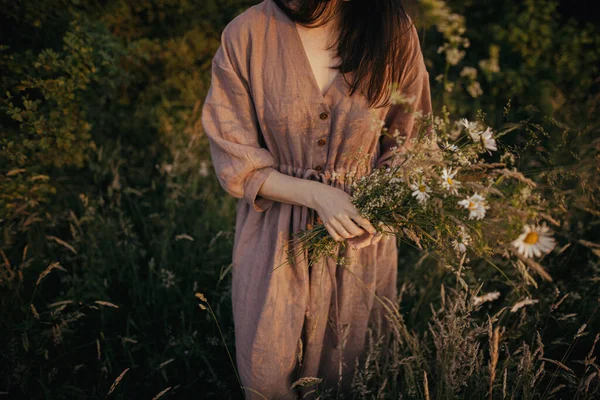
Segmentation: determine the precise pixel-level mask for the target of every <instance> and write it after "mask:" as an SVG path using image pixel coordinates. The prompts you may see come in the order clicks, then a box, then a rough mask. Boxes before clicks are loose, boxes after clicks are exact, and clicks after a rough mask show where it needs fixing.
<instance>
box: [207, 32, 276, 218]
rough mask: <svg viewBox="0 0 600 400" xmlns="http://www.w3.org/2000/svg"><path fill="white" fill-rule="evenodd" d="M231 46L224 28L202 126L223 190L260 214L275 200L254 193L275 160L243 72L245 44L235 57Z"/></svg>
mask: <svg viewBox="0 0 600 400" xmlns="http://www.w3.org/2000/svg"><path fill="white" fill-rule="evenodd" d="M232 48H233V44H232V42H231V40H230V38H229V37H228V29H227V28H225V30H224V31H223V34H222V35H221V45H220V47H219V48H218V49H217V52H216V53H215V56H214V58H213V60H212V76H211V85H210V88H209V90H208V94H207V96H206V99H205V101H204V105H203V106H202V116H201V119H202V127H203V128H204V133H205V134H206V136H207V138H208V142H209V147H210V154H211V158H212V162H213V166H214V168H215V172H216V175H217V178H218V180H219V183H220V184H221V186H222V187H223V189H225V191H227V192H228V193H229V194H231V195H232V196H234V197H236V198H239V199H242V198H243V199H244V200H245V201H246V202H248V204H250V205H251V206H252V207H253V209H254V210H255V211H258V212H263V211H266V210H267V209H269V208H270V207H271V206H272V205H273V202H274V201H273V200H270V199H267V198H265V197H262V196H260V195H258V191H259V188H260V186H261V185H262V183H263V182H264V181H265V180H266V179H267V177H268V176H269V174H271V173H272V172H275V171H276V169H275V167H276V162H275V159H274V157H273V155H272V154H271V152H270V151H269V150H268V149H267V148H265V147H262V146H261V144H260V140H259V135H261V134H262V133H261V131H260V128H259V125H258V122H257V116H256V111H255V109H254V102H253V100H252V97H251V94H250V87H249V82H248V78H247V74H246V73H245V72H244V59H246V61H247V59H248V57H246V56H245V55H244V54H243V51H245V49H246V47H244V46H240V47H239V48H240V49H242V50H241V51H237V52H236V54H235V55H234V54H232V53H233V50H232ZM240 53H242V54H240ZM235 60H240V62H237V61H235Z"/></svg>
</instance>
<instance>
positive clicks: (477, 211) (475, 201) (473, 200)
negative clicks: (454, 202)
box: [458, 193, 489, 219]
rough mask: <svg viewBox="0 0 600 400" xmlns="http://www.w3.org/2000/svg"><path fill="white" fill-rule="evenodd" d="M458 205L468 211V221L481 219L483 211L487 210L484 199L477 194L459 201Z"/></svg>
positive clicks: (483, 214) (483, 215)
mask: <svg viewBox="0 0 600 400" xmlns="http://www.w3.org/2000/svg"><path fill="white" fill-rule="evenodd" d="M458 204H459V205H461V206H463V207H464V208H466V209H468V210H469V219H483V217H485V211H486V210H487V209H488V208H489V207H488V205H487V204H486V201H485V198H484V197H483V196H481V195H480V194H478V193H475V194H474V195H473V196H469V197H467V198H466V199H465V200H461V201H459V202H458Z"/></svg>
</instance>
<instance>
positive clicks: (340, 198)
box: [310, 184, 380, 249]
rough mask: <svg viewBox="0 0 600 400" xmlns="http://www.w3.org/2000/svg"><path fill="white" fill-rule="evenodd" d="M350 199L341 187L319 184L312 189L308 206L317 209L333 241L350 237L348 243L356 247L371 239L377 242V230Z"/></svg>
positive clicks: (367, 242) (362, 245) (365, 243)
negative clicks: (311, 197)
mask: <svg viewBox="0 0 600 400" xmlns="http://www.w3.org/2000/svg"><path fill="white" fill-rule="evenodd" d="M351 199H352V197H351V196H350V195H349V194H348V193H346V192H345V191H343V190H342V189H338V188H336V187H333V186H329V185H325V184H319V185H318V186H317V187H316V188H315V190H314V191H313V200H312V202H311V203H312V204H311V205H310V206H311V208H313V209H315V211H317V214H318V215H319V218H320V219H321V221H323V225H324V226H325V228H326V229H327V232H329V234H330V235H331V237H332V238H333V239H334V240H335V241H337V242H342V241H344V240H346V239H350V240H349V241H348V243H349V244H350V245H352V246H353V247H354V248H356V249H358V248H362V247H366V246H368V245H369V244H371V243H372V242H373V240H376V242H378V241H379V239H380V238H377V236H378V232H377V231H376V230H375V228H374V227H373V225H371V222H369V220H368V219H366V218H364V217H362V216H361V215H360V214H359V213H358V210H357V209H356V207H355V206H354V204H352V201H351ZM376 242H375V243H376Z"/></svg>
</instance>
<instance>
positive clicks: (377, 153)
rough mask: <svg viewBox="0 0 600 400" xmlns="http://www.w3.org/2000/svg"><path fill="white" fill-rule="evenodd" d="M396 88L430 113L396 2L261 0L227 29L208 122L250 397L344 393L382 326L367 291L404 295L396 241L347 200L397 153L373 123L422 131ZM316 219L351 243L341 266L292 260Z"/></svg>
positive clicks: (414, 47)
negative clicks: (227, 213)
mask: <svg viewBox="0 0 600 400" xmlns="http://www.w3.org/2000/svg"><path fill="white" fill-rule="evenodd" d="M315 21H316V22H317V23H314V22H315ZM311 23H312V24H311ZM303 25H306V26H303ZM328 38H333V40H332V41H329V42H328V41H327V40H326V39H328ZM326 43H329V44H332V47H331V49H330V50H328V49H326V48H325V44H326ZM328 66H331V67H333V69H329V68H328ZM392 82H393V83H397V84H398V85H399V88H400V90H401V91H402V92H403V93H404V94H405V95H406V96H408V97H412V98H413V99H414V101H413V103H412V105H413V109H415V110H418V111H421V112H423V113H424V114H426V113H429V112H430V111H431V102H430V93H429V77H428V73H427V70H426V68H425V65H424V62H423V56H422V53H421V49H420V46H419V41H418V36H417V32H416V30H415V28H414V27H413V26H412V24H411V21H410V19H409V18H408V17H407V15H406V14H405V12H404V10H403V8H402V5H401V4H400V0H376V1H374V0H350V1H343V0H331V1H323V0H303V1H302V0H301V1H298V2H296V3H294V4H292V3H291V2H289V1H286V0H264V1H262V2H261V3H260V4H257V5H255V6H252V7H250V8H249V9H248V10H246V11H245V12H243V13H242V14H240V15H239V16H237V17H236V18H235V19H233V20H232V21H231V22H230V23H229V24H228V25H227V26H226V28H225V29H224V31H223V33H222V37H221V46H220V47H219V49H218V50H217V52H216V54H215V56H214V59H213V64H212V81H211V87H210V89H209V92H208V95H207V97H206V100H205V103H204V106H203V110H202V124H203V127H204V131H205V133H206V135H207V137H208V140H209V144H210V151H211V156H212V160H213V165H214V168H215V171H216V174H217V177H218V179H219V182H220V184H221V185H222V187H223V188H224V189H225V190H226V191H227V192H228V193H230V194H231V195H233V196H235V197H237V198H239V199H240V200H239V201H238V205H237V219H236V228H235V238H234V246H233V247H234V248H233V257H232V259H233V269H232V301H233V316H234V325H235V340H236V360H237V367H238V371H239V374H240V378H241V381H242V384H243V386H244V388H246V389H245V394H246V396H247V398H251V399H254V398H257V399H258V398H268V399H274V398H280V399H292V398H296V394H297V393H296V392H295V389H294V390H292V389H290V386H291V385H292V383H293V382H295V381H296V380H297V379H299V378H301V377H318V378H321V379H322V380H323V382H322V383H321V384H319V388H320V389H327V388H331V387H333V386H334V385H335V386H336V387H337V388H338V389H341V391H343V392H347V391H348V390H349V389H348V388H349V385H350V381H351V379H352V375H353V372H354V369H353V368H354V365H355V360H356V359H357V358H358V360H359V361H360V360H361V357H362V356H364V353H365V335H366V332H367V327H368V324H369V322H375V321H377V320H379V318H380V312H381V307H380V305H379V303H377V302H376V301H374V296H373V293H376V294H377V295H378V296H384V297H388V298H389V299H391V300H395V298H396V275H397V256H398V254H397V249H396V239H395V237H393V236H390V237H388V236H383V237H382V235H381V234H379V233H377V231H376V230H375V229H374V227H373V226H372V224H371V223H370V222H369V221H368V220H366V219H365V218H363V217H361V216H360V215H359V214H358V212H357V210H356V208H355V207H354V206H353V205H352V203H351V201H350V199H351V197H350V194H351V190H350V189H351V187H350V185H351V181H352V179H356V178H358V177H360V176H363V175H366V174H368V173H369V172H370V171H372V170H373V169H374V168H380V167H386V166H389V165H390V160H391V156H392V152H393V146H394V145H395V143H394V141H393V140H390V139H389V138H388V137H387V136H380V135H379V132H380V126H379V125H376V124H375V125H374V124H373V119H374V118H375V119H379V120H384V121H385V122H386V125H387V126H388V127H389V129H390V131H391V132H393V131H394V130H395V129H398V130H399V131H400V133H401V134H403V135H408V136H409V135H411V134H413V133H414V132H413V131H414V129H415V124H414V118H413V117H412V113H410V112H407V110H406V109H405V106H400V105H391V104H390V103H389V95H390V92H389V90H388V89H389V84H390V83H392ZM317 216H318V217H320V220H322V222H323V223H324V225H325V227H326V228H327V231H328V232H329V234H330V235H331V236H332V237H333V238H334V239H335V240H337V241H338V242H341V241H346V243H347V246H339V254H340V256H343V257H344V259H345V265H343V266H342V265H338V263H336V260H334V259H332V258H329V259H324V260H322V261H320V262H318V263H316V264H313V265H311V266H310V267H309V266H308V265H307V263H306V260H304V259H300V258H298V259H297V260H296V261H295V262H293V263H291V264H290V263H288V262H287V258H286V254H285V252H286V249H287V247H286V243H287V241H288V240H289V239H290V235H291V234H293V233H295V232H298V231H300V230H303V229H306V227H307V224H309V223H315V221H318V220H317ZM314 389H315V387H312V388H309V389H303V390H304V391H306V390H314ZM258 392H260V395H259V394H257V393H258Z"/></svg>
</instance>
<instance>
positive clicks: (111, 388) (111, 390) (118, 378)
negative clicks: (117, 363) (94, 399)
mask: <svg viewBox="0 0 600 400" xmlns="http://www.w3.org/2000/svg"><path fill="white" fill-rule="evenodd" d="M127 371H129V368H125V369H124V370H123V372H121V375H119V376H118V377H117V379H115V381H114V382H113V384H112V385H111V386H110V389H109V390H108V393H107V394H106V397H105V399H106V398H107V397H108V396H110V394H111V393H112V392H113V391H114V390H115V388H116V387H117V386H118V385H119V383H120V382H121V380H122V379H123V377H124V376H125V374H126V373H127Z"/></svg>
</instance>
